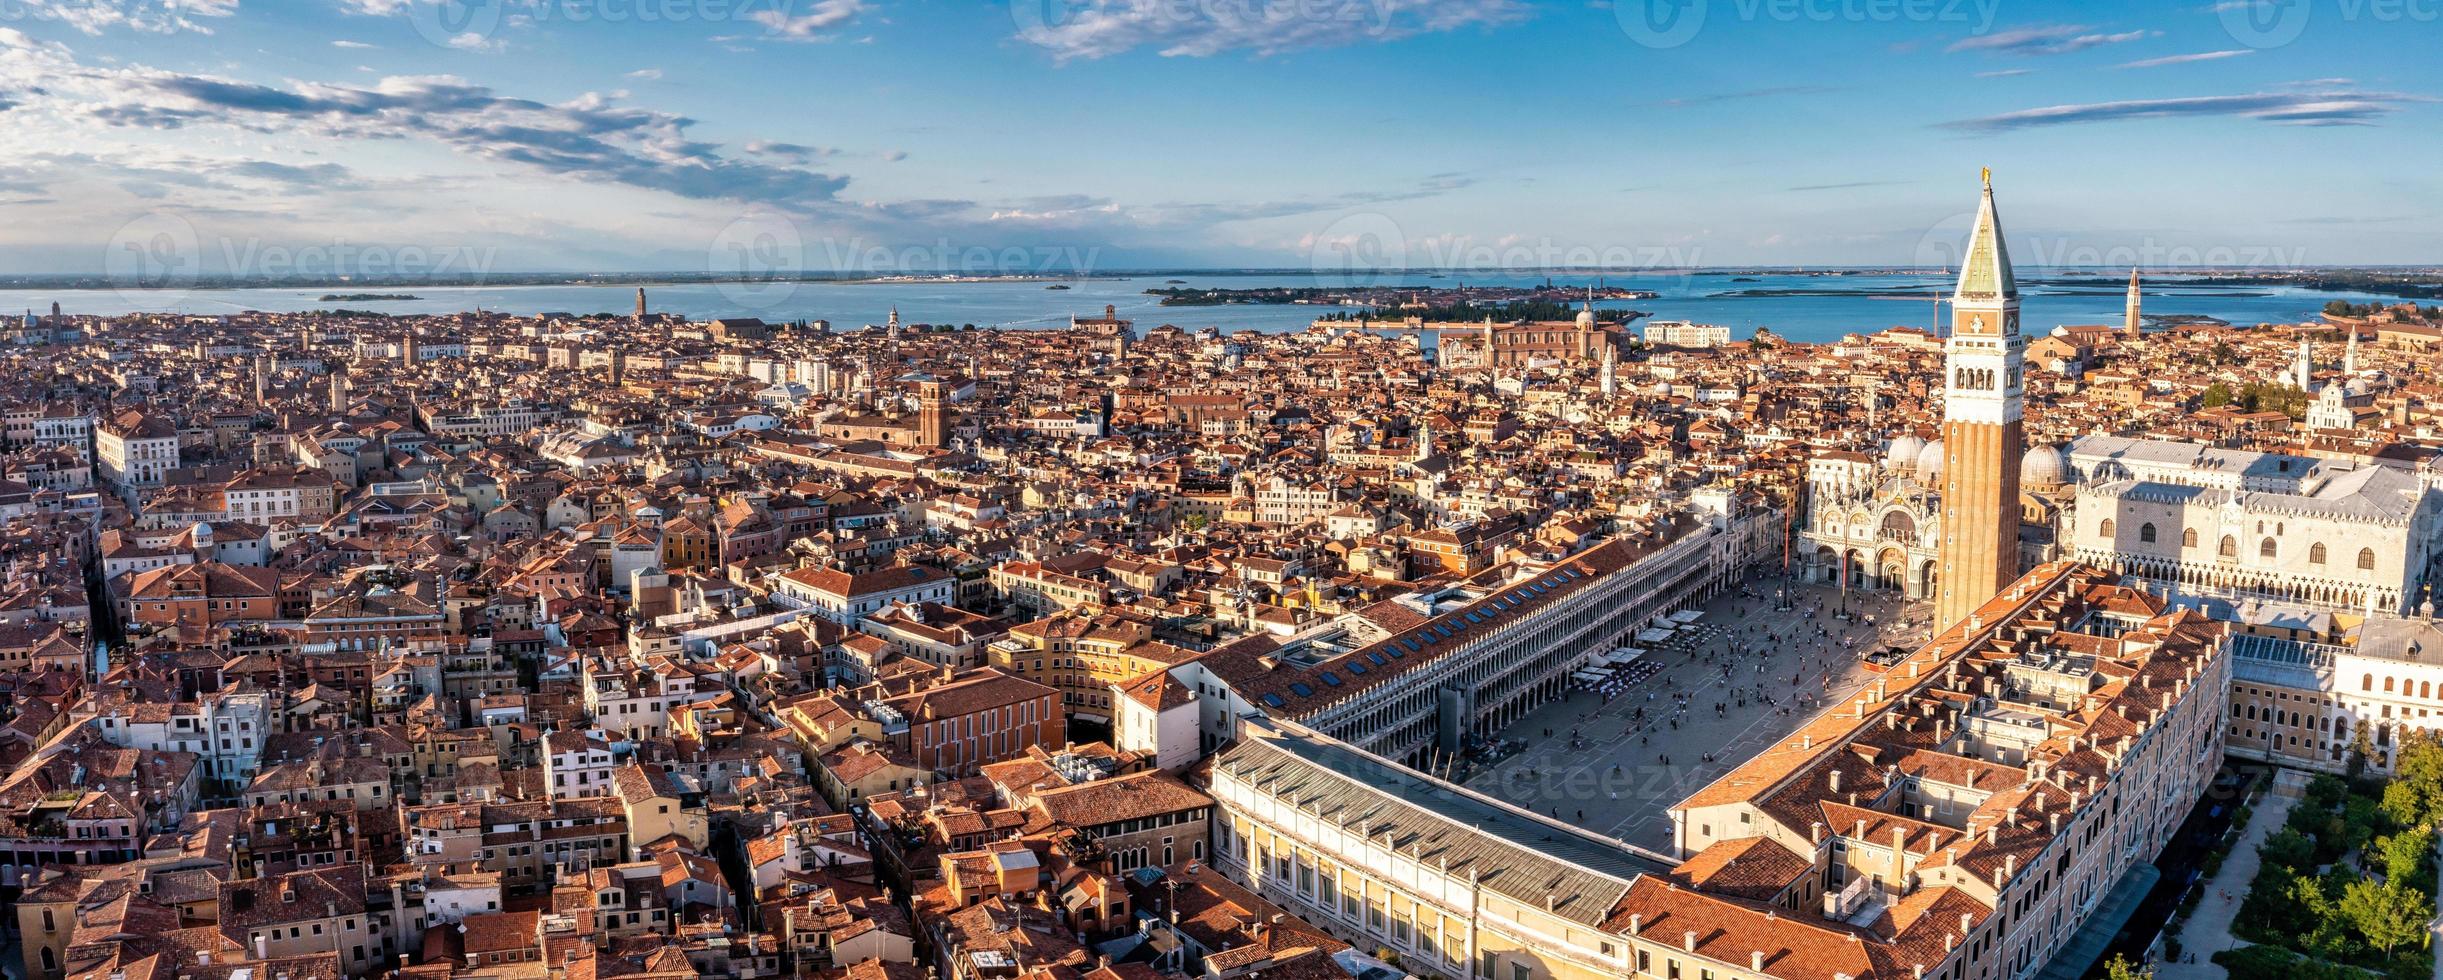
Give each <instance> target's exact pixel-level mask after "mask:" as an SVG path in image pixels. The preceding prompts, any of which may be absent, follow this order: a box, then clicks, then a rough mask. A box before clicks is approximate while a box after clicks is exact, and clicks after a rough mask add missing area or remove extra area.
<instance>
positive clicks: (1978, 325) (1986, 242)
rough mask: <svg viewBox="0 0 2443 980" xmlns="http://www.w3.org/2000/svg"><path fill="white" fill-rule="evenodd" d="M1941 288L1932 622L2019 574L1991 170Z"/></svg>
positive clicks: (2009, 362) (2015, 447) (2014, 391)
mask: <svg viewBox="0 0 2443 980" xmlns="http://www.w3.org/2000/svg"><path fill="white" fill-rule="evenodd" d="M1982 179H1983V183H1984V197H1983V200H1982V201H1980V202H1979V204H1978V205H1977V215H1976V227H1975V228H1973V229H1971V230H1970V231H1969V233H1968V248H1967V251H1966V253H1965V258H1964V260H1963V261H1962V262H1961V263H1960V276H1959V286H1958V288H1957V289H1955V290H1954V291H1953V292H1952V294H1951V336H1950V338H1949V339H1947V340H1945V341H1944V342H1943V370H1944V374H1945V378H1944V382H1943V475H1942V480H1943V484H1942V494H1943V499H1942V511H1943V532H1942V533H1943V540H1942V554H1941V557H1940V559H1939V566H1940V569H1941V571H1940V577H1939V581H1938V582H1937V583H1936V602H1935V627H1936V628H1937V629H1938V630H1939V629H1944V628H1948V627H1949V626H1951V624H1953V623H1956V622H1959V621H1960V620H1962V619H1966V618H1967V617H1968V614H1969V613H1971V612H1973V611H1975V610H1976V608H1977V607H1978V606H1980V605H1983V604H1984V602H1985V600H1987V599H1990V598H1992V597H1993V596H1994V594H1995V593H1998V592H2000V591H2002V588H2003V587H2004V586H2006V585H2008V584H2010V582H2011V580H2013V579H2015V578H2017V577H2018V576H2019V457H2020V456H2021V455H2023V453H2024V451H2025V444H2026V437H2025V435H2024V433H2023V432H2022V430H2021V414H2022V411H2023V407H2024V406H2023V404H2022V389H2021V384H2022V379H2021V365H2022V362H2023V360H2024V358H2025V356H2026V340H2025V339H2024V338H2022V337H2021V336H2020V335H2019V284H2018V281H2017V280H2016V279H2015V278H2014V277H2013V276H2012V274H2011V268H2010V250H2009V248H2008V247H2007V246H2006V245H2005V244H2004V242H2003V238H2002V217H2001V214H2000V212H1999V211H1998V210H1997V209H1996V208H1995V207H1994V203H1993V171H1991V170H1986V171H1984V172H1983V174H1982Z"/></svg>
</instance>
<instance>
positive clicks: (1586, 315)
mask: <svg viewBox="0 0 2443 980" xmlns="http://www.w3.org/2000/svg"><path fill="white" fill-rule="evenodd" d="M1578 329H1580V330H1593V329H1595V307H1594V306H1593V305H1592V304H1589V305H1587V306H1585V307H1583V308H1581V309H1579V310H1578Z"/></svg>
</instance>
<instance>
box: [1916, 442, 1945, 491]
mask: <svg viewBox="0 0 2443 980" xmlns="http://www.w3.org/2000/svg"><path fill="white" fill-rule="evenodd" d="M1942 474H1943V441H1942V440H1940V439H1936V440H1934V441H1933V442H1929V443H1926V446H1925V448H1924V449H1921V450H1918V452H1917V479H1918V480H1919V481H1920V482H1926V483H1931V482H1933V480H1934V478H1935V477H1938V476H1941V475H1942Z"/></svg>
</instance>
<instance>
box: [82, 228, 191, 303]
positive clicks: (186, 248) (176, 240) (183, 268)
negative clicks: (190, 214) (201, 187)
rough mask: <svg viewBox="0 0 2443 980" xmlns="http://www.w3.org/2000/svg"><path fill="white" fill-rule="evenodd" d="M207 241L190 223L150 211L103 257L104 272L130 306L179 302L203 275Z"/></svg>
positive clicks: (115, 237) (125, 230)
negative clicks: (204, 241) (204, 245)
mask: <svg viewBox="0 0 2443 980" xmlns="http://www.w3.org/2000/svg"><path fill="white" fill-rule="evenodd" d="M203 254H204V250H203V242H202V238H201V237H200V236H198V235H197V234H196V233H195V226H194V225H193V224H190V223H189V222H188V221H187V219H185V218H183V217H181V216H179V215H177V214H174V213H171V212H168V211H150V212H146V213H144V214H142V215H138V216H137V217H136V219H135V220H133V221H130V222H128V223H126V224H124V225H121V226H119V230H118V232H117V233H115V234H113V235H111V236H110V242H109V244H107V245H106V246H104V251H103V253H102V271H103V273H104V274H105V275H107V276H108V277H109V278H110V281H111V286H112V289H113V290H114V291H115V292H117V293H118V294H119V298H120V299H121V300H123V301H126V302H128V303H130V304H138V305H140V304H144V303H160V302H165V301H166V302H170V303H176V302H177V301H178V300H180V299H182V298H184V297H185V296H186V291H187V290H188V289H191V288H193V287H194V285H195V282H196V280H197V279H198V278H199V277H200V276H201V274H202V272H203Z"/></svg>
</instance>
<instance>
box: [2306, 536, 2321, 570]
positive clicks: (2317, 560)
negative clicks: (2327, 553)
mask: <svg viewBox="0 0 2443 980" xmlns="http://www.w3.org/2000/svg"><path fill="white" fill-rule="evenodd" d="M2307 563H2308V564H2310V565H2321V564H2324V542H2322V541H2318V542H2316V543H2315V544H2312V545H2309V546H2308V548H2307Z"/></svg>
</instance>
